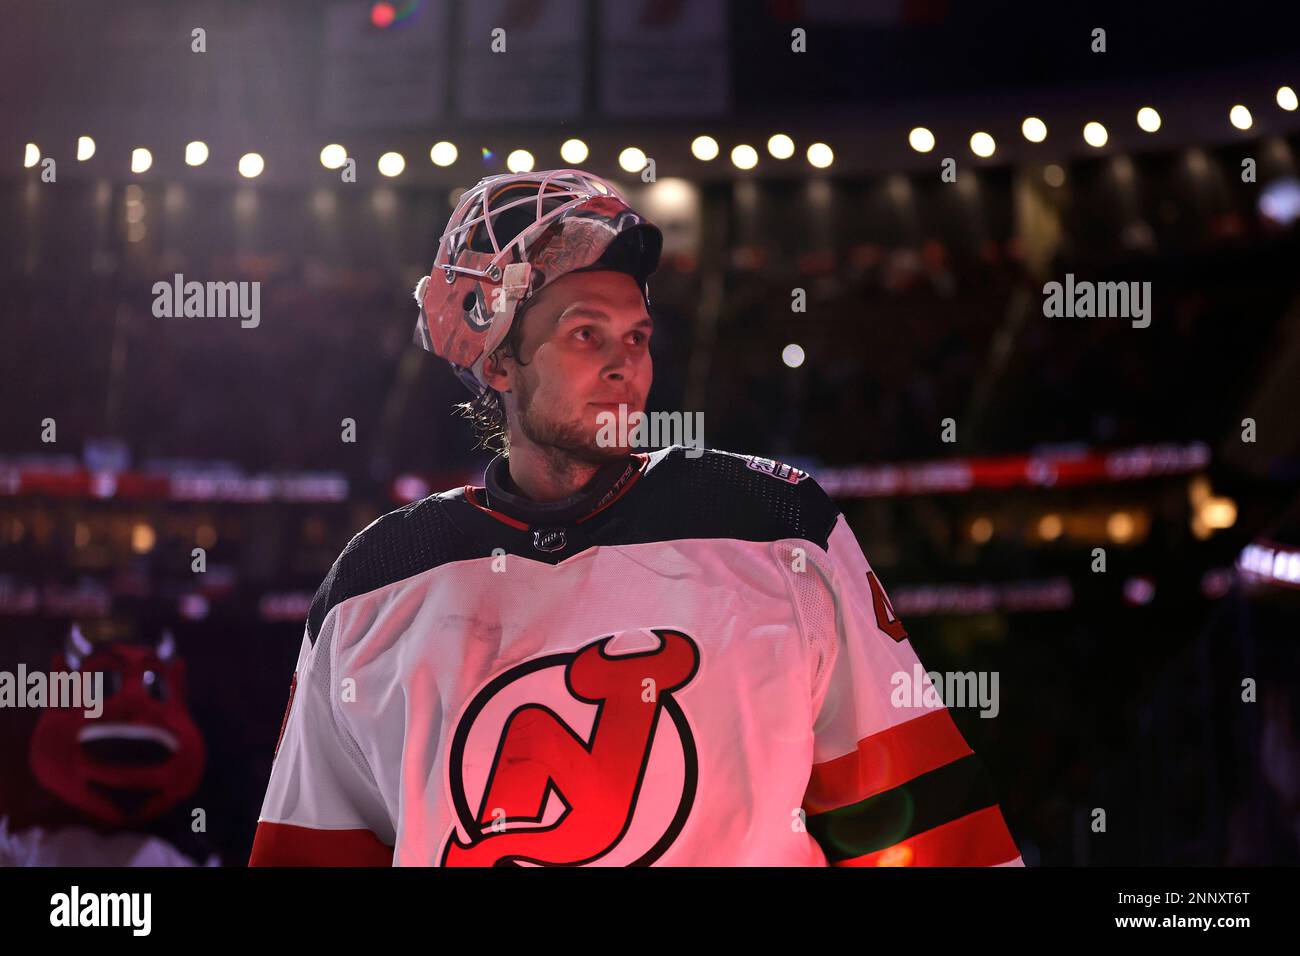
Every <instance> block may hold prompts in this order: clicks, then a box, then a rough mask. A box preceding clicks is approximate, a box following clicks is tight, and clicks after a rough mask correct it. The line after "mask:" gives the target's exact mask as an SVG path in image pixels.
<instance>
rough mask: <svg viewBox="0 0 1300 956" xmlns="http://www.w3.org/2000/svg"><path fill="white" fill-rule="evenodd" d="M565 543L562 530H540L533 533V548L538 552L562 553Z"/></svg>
mask: <svg viewBox="0 0 1300 956" xmlns="http://www.w3.org/2000/svg"><path fill="white" fill-rule="evenodd" d="M565 543H566V538H565V535H564V529H563V528H541V529H539V530H537V531H534V532H533V547H534V548H536V549H537V550H538V551H563V550H564V545H565Z"/></svg>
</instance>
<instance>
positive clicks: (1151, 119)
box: [1137, 106, 1160, 133]
mask: <svg viewBox="0 0 1300 956" xmlns="http://www.w3.org/2000/svg"><path fill="white" fill-rule="evenodd" d="M1137 120H1138V128H1139V129H1141V130H1142V131H1143V132H1146V133H1154V132H1155V131H1156V130H1158V129H1160V114H1159V113H1158V112H1156V109H1155V107H1152V106H1144V107H1142V108H1141V109H1140V110H1138V116H1137Z"/></svg>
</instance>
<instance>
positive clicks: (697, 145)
mask: <svg viewBox="0 0 1300 956" xmlns="http://www.w3.org/2000/svg"><path fill="white" fill-rule="evenodd" d="M691 155H692V156H694V157H695V158H696V159H698V160H700V161H702V162H705V163H707V162H708V161H709V160H711V159H717V158H718V141H717V140H716V139H714V138H713V137H712V136H697V137H695V139H693V140H691Z"/></svg>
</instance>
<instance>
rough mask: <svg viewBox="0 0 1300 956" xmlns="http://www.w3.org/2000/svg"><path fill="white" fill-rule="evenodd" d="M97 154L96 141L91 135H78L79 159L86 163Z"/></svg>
mask: <svg viewBox="0 0 1300 956" xmlns="http://www.w3.org/2000/svg"><path fill="white" fill-rule="evenodd" d="M94 155H95V141H94V140H93V139H91V138H90V137H89V136H78V137H77V161H78V162H81V163H84V162H85V161H86V160H88V159H90V157H92V156H94Z"/></svg>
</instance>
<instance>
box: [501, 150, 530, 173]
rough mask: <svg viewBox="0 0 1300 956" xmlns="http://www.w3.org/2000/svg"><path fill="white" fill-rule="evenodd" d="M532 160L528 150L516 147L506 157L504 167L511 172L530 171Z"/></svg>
mask: <svg viewBox="0 0 1300 956" xmlns="http://www.w3.org/2000/svg"><path fill="white" fill-rule="evenodd" d="M534 162H535V160H534V159H533V154H532V153H530V152H528V150H526V149H516V150H515V151H513V152H512V153H511V154H510V155H509V156H507V157H506V169H508V170H510V171H511V172H512V173H527V172H532V169H533V163H534Z"/></svg>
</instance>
